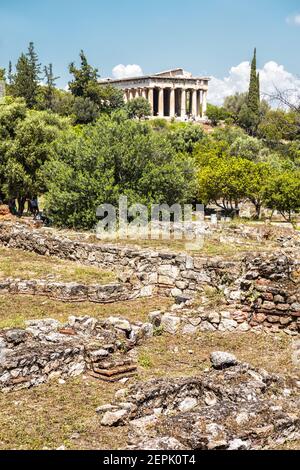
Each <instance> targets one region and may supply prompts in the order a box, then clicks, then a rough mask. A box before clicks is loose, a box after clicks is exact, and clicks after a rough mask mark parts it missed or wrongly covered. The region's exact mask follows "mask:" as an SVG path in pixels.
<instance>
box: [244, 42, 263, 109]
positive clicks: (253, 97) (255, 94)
mask: <svg viewBox="0 0 300 470" xmlns="http://www.w3.org/2000/svg"><path fill="white" fill-rule="evenodd" d="M259 90H260V83H259V74H258V73H257V69H256V49H254V56H253V59H252V63H251V74H250V85H249V92H248V99H247V105H248V108H249V110H250V111H251V112H252V113H253V115H256V116H257V117H258V116H259V103H260V91H259Z"/></svg>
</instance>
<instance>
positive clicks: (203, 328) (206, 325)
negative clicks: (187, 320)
mask: <svg viewBox="0 0 300 470" xmlns="http://www.w3.org/2000/svg"><path fill="white" fill-rule="evenodd" d="M200 331H203V332H206V331H207V332H210V331H216V327H215V326H214V325H212V324H211V323H210V322H208V321H204V322H202V323H201V326H200Z"/></svg>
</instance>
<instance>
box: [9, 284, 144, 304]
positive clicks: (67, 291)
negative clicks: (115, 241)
mask: <svg viewBox="0 0 300 470" xmlns="http://www.w3.org/2000/svg"><path fill="white" fill-rule="evenodd" d="M148 293H149V292H148ZM1 294H14V295H21V294H26V295H39V296H45V297H48V298H49V299H53V300H60V301H63V302H92V303H99V304H106V303H112V302H122V301H126V300H132V299H135V298H138V297H144V296H147V291H146V290H145V289H144V290H142V289H138V288H137V289H133V288H132V286H131V285H130V284H123V283H114V284H107V285H101V284H93V285H84V284H79V283H76V282H71V283H63V282H50V281H47V280H38V279H37V280H21V279H14V278H9V279H3V280H0V295H1Z"/></svg>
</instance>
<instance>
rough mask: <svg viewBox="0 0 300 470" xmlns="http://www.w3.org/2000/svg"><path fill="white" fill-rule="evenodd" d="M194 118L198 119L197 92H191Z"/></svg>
mask: <svg viewBox="0 0 300 470" xmlns="http://www.w3.org/2000/svg"><path fill="white" fill-rule="evenodd" d="M191 95H192V96H191V100H192V116H194V117H197V90H192V91H191Z"/></svg>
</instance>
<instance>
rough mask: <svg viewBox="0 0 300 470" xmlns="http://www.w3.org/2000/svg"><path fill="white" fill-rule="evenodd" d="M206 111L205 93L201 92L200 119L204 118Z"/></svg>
mask: <svg viewBox="0 0 300 470" xmlns="http://www.w3.org/2000/svg"><path fill="white" fill-rule="evenodd" d="M206 111H207V91H206V90H205V91H203V92H202V117H203V118H205V117H206Z"/></svg>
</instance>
